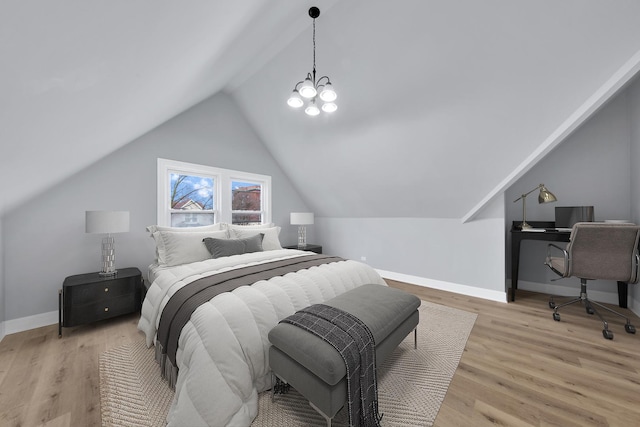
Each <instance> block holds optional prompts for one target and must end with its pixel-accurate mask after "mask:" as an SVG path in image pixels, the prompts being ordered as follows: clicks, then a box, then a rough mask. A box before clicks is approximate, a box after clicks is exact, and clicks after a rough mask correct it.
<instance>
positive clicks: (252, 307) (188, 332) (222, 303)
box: [138, 249, 385, 426]
mask: <svg viewBox="0 0 640 427" xmlns="http://www.w3.org/2000/svg"><path fill="white" fill-rule="evenodd" d="M308 254H309V253H308V252H302V251H297V250H288V249H285V250H276V251H267V252H256V253H250V254H243V255H236V256H232V257H227V258H218V259H210V260H206V261H201V262H196V263H192V264H186V265H181V266H176V267H171V268H168V269H166V270H163V271H161V272H160V273H159V274H158V276H157V278H156V280H155V281H154V282H153V284H152V285H151V287H150V288H149V291H148V292H147V295H146V297H145V300H144V303H143V305H142V315H141V317H140V321H139V323H138V329H140V330H141V331H143V332H144V333H145V335H146V339H147V345H148V346H151V345H152V344H153V343H154V342H155V337H156V331H157V327H158V324H159V321H160V314H161V313H162V309H163V308H164V306H165V305H166V303H167V301H168V300H169V298H170V297H171V295H173V294H174V293H175V292H176V291H177V290H178V289H180V288H181V287H182V286H184V285H185V284H187V283H190V282H192V281H194V280H197V279H199V278H201V277H204V276H208V275H210V274H215V273H218V272H220V271H227V270H229V269H233V268H238V267H244V266H247V265H253V264H259V263H263V262H268V261H274V260H278V259H284V258H291V257H298V256H302V255H308ZM366 283H378V284H380V285H385V282H384V280H383V279H382V278H381V277H380V276H379V275H378V273H377V272H376V271H375V270H373V269H372V268H371V267H369V266H368V265H366V264H362V263H359V262H355V261H343V262H335V263H331V264H323V265H320V266H317V267H312V268H309V269H305V270H300V271H298V272H296V273H289V274H287V275H285V276H281V277H274V278H272V279H270V280H267V281H264V280H263V281H260V282H256V283H255V284H253V285H252V286H242V287H240V288H238V289H236V290H234V291H233V292H227V293H223V294H220V295H218V296H216V297H215V298H213V299H211V300H210V301H209V302H208V303H206V304H203V305H202V306H201V307H199V308H198V309H197V310H196V311H195V312H194V313H193V314H192V316H191V320H190V321H189V322H188V323H187V324H186V325H185V327H184V329H183V330H182V333H181V335H180V339H179V344H178V352H177V354H176V363H177V366H178V368H179V373H178V381H177V384H176V394H175V399H174V401H173V404H172V406H171V409H170V411H169V415H168V417H167V421H168V423H169V425H170V426H186V425H188V426H200V425H203V426H205V425H210V426H225V425H231V426H249V425H250V424H251V422H252V421H253V419H254V418H255V417H256V415H257V411H258V393H259V392H261V391H264V390H266V389H268V388H269V387H270V384H271V381H270V371H269V360H268V348H269V340H268V338H267V334H268V333H269V331H270V330H271V328H273V327H274V326H275V325H276V324H277V323H278V321H280V320H281V319H283V318H284V317H286V316H289V315H291V314H293V313H294V312H296V311H297V310H299V309H301V308H303V307H306V306H308V305H311V304H317V303H321V302H323V301H326V300H328V299H330V298H333V297H334V296H336V295H339V294H341V293H343V292H346V291H347V290H350V289H353V288H355V287H358V286H360V285H363V284H366ZM158 375H160V372H158Z"/></svg>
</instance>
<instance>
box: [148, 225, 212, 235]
mask: <svg viewBox="0 0 640 427" xmlns="http://www.w3.org/2000/svg"><path fill="white" fill-rule="evenodd" d="M219 230H223V228H222V224H221V223H217V224H211V225H203V226H200V227H165V226H162V225H150V226H148V227H147V231H148V232H149V233H151V234H153V233H155V232H156V231H186V232H193V231H196V232H202V231H219Z"/></svg>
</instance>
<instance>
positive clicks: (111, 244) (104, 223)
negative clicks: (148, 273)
mask: <svg viewBox="0 0 640 427" xmlns="http://www.w3.org/2000/svg"><path fill="white" fill-rule="evenodd" d="M128 231H129V212H128V211H86V212H85V232H87V233H100V234H105V233H106V234H107V237H104V238H103V239H102V270H101V271H100V272H99V273H98V274H99V275H100V276H115V275H116V273H117V272H118V271H117V270H116V268H115V264H116V248H115V239H114V238H113V237H111V233H125V232H128Z"/></svg>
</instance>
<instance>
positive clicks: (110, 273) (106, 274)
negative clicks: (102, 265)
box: [98, 270, 118, 277]
mask: <svg viewBox="0 0 640 427" xmlns="http://www.w3.org/2000/svg"><path fill="white" fill-rule="evenodd" d="M117 274H118V270H113V271H100V272H99V273H98V276H100V277H111V276H115V275H117Z"/></svg>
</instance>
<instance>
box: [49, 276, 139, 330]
mask: <svg viewBox="0 0 640 427" xmlns="http://www.w3.org/2000/svg"><path fill="white" fill-rule="evenodd" d="M142 286H143V283H142V274H141V273H140V270H138V269H137V268H135V267H132V268H123V269H120V270H118V272H117V274H116V275H114V276H107V277H103V276H100V275H99V274H98V273H87V274H78V275H75V276H69V277H67V278H66V279H64V282H63V283H62V289H60V290H59V291H58V337H62V327H63V326H64V327H65V328H68V327H71V326H77V325H83V324H85V323H91V322H95V321H97V320H103V319H109V318H111V317H115V316H121V315H123V314H128V313H133V312H135V311H138V310H140V307H141V305H142Z"/></svg>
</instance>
